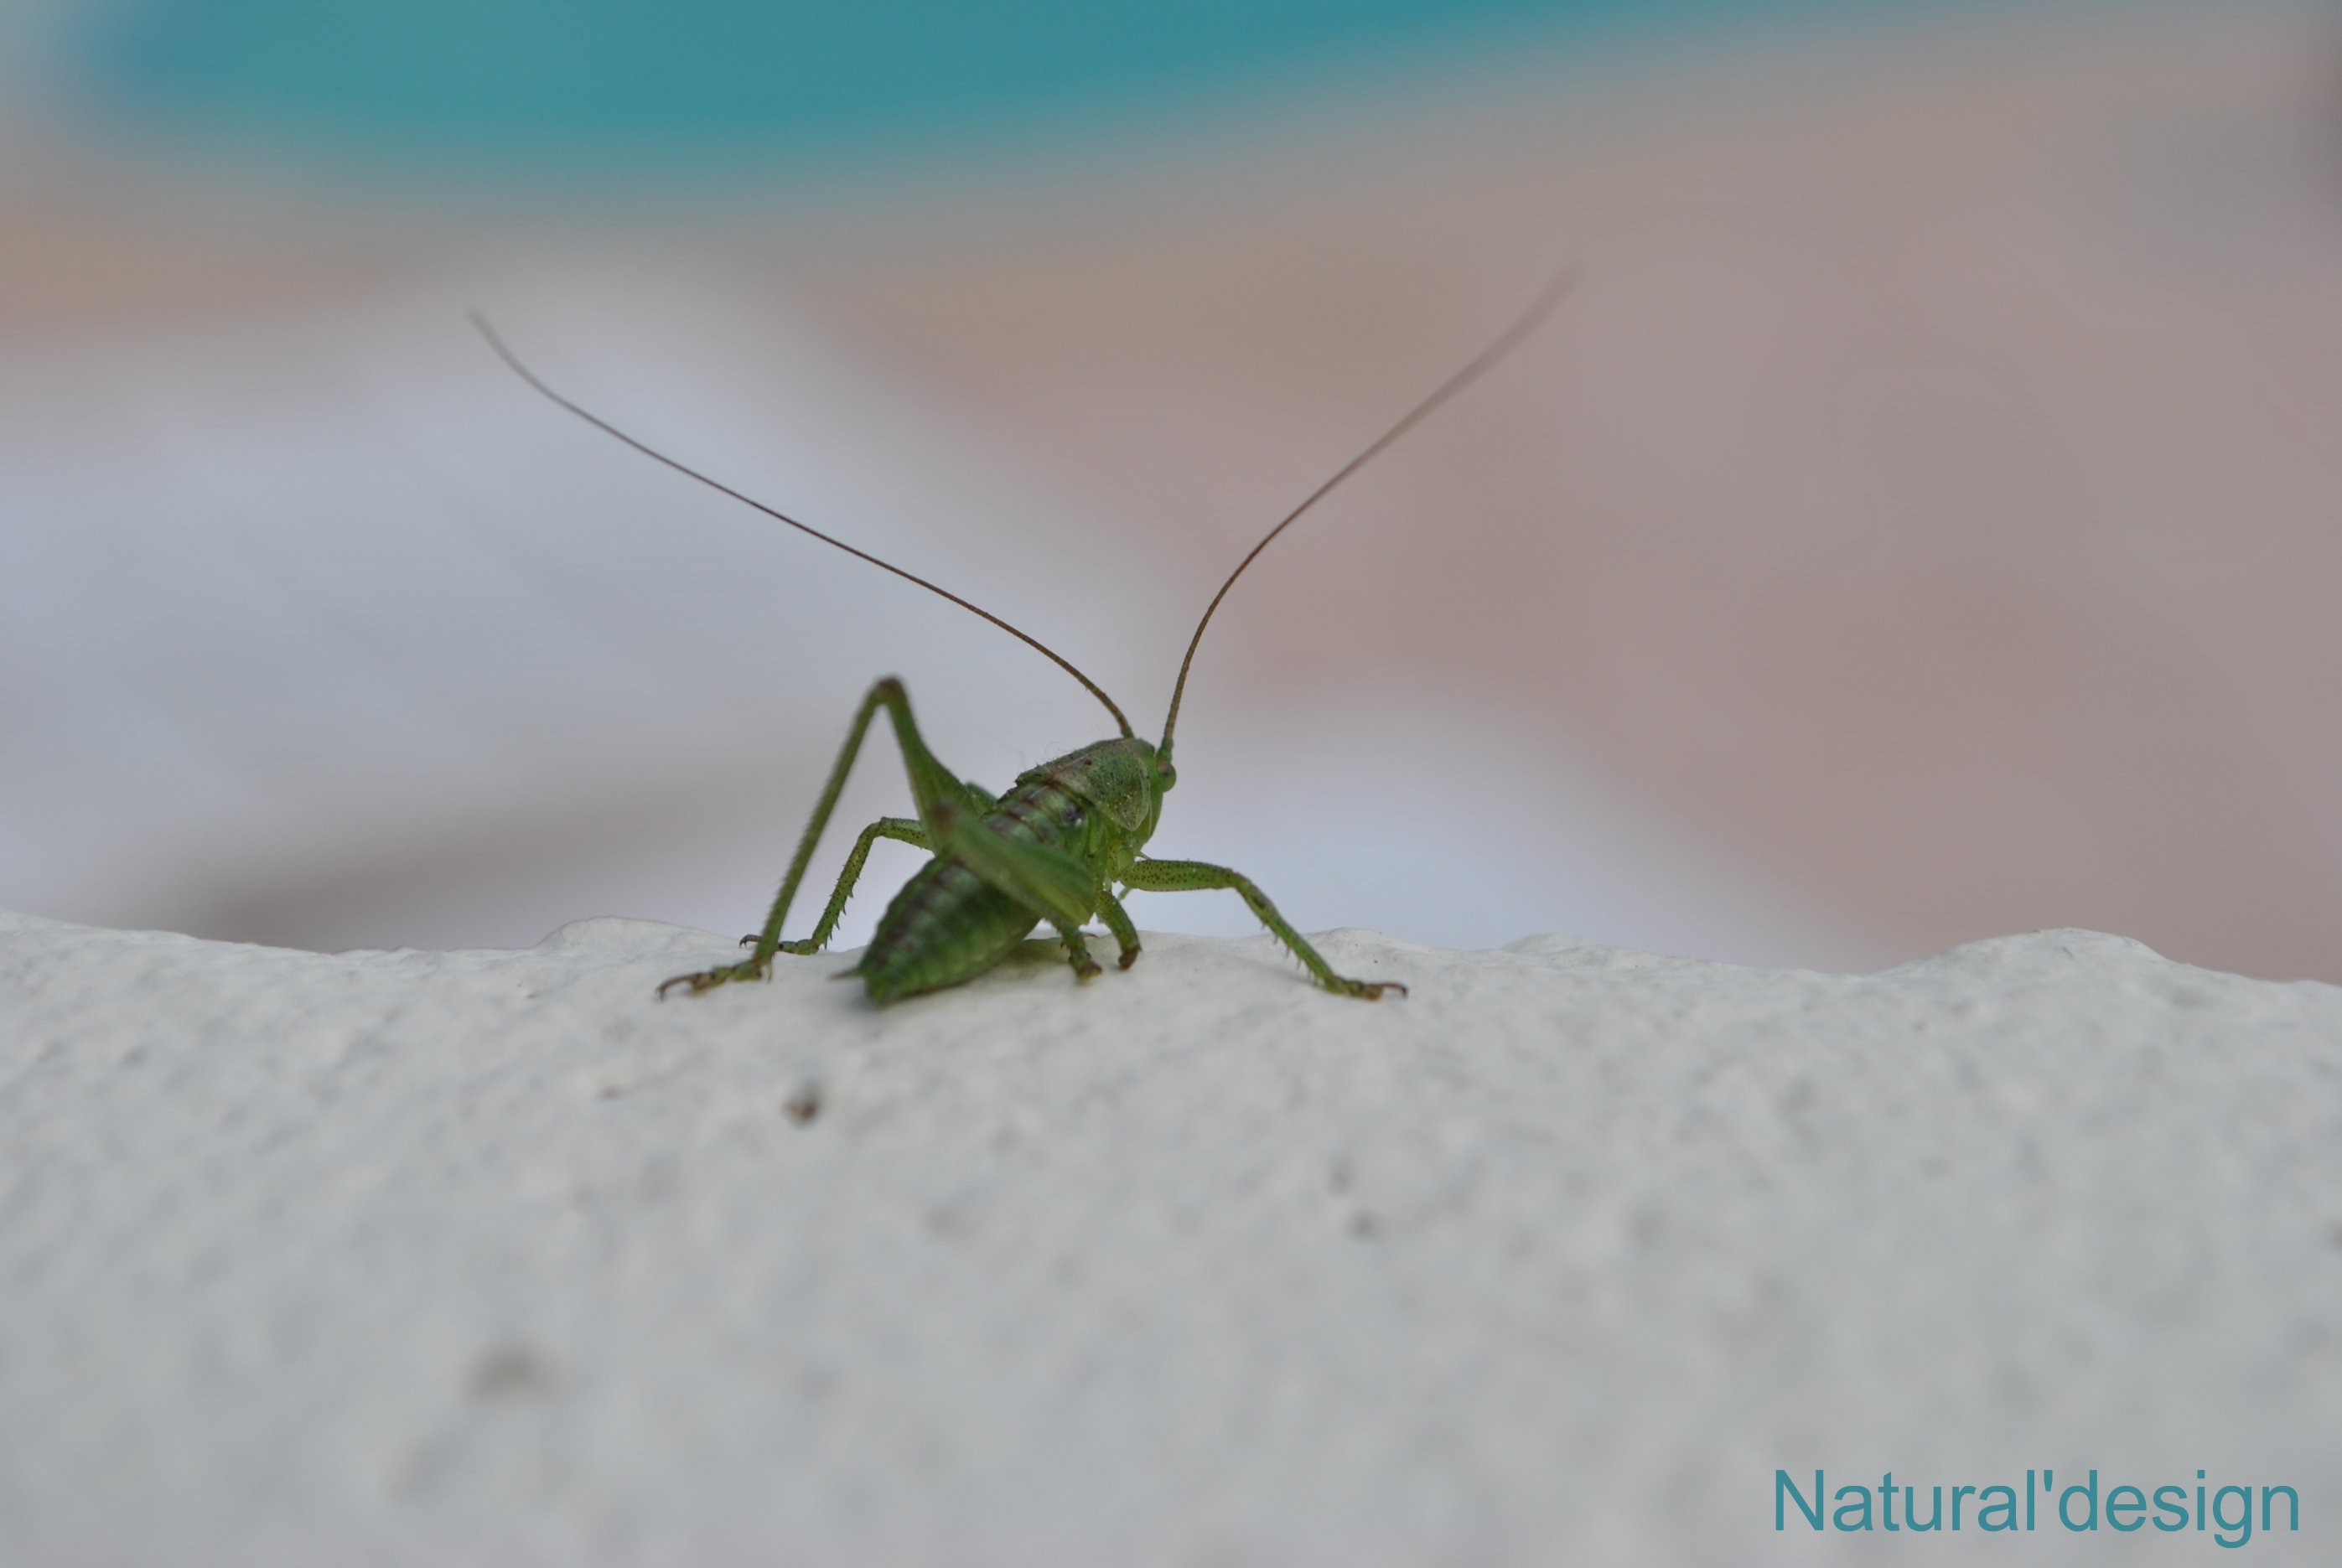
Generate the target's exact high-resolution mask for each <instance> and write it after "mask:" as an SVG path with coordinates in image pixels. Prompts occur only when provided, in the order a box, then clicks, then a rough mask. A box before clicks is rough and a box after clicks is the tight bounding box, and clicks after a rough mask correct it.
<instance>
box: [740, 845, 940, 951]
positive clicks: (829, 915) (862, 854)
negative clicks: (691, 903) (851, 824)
mask: <svg viewBox="0 0 2342 1568" xmlns="http://www.w3.org/2000/svg"><path fill="white" fill-rule="evenodd" d="M882 838H891V839H893V840H894V841H895V842H896V843H897V844H909V845H910V846H911V847H912V848H914V849H925V848H926V847H927V830H926V829H925V828H923V827H921V826H920V825H919V824H918V822H917V820H916V818H913V817H907V816H882V817H880V818H879V819H878V820H877V821H876V822H874V823H872V824H870V825H869V826H868V827H866V828H864V829H863V830H862V836H861V837H859V838H857V839H856V840H855V841H854V853H853V854H849V855H847V856H846V867H845V869H844V870H842V871H840V872H839V873H838V874H837V886H836V890H835V891H833V892H832V893H831V894H830V895H829V907H828V908H826V909H825V910H823V911H822V912H821V919H820V920H819V921H817V922H816V923H815V925H814V928H813V934H812V935H811V936H807V937H804V938H801V939H800V940H798V941H796V942H784V943H782V944H780V948H779V951H780V952H783V953H791V954H796V955H797V956H799V957H806V956H808V955H810V954H816V953H819V952H820V951H821V950H822V949H823V948H825V947H826V946H828V945H829V937H830V934H831V933H832V932H834V931H836V929H837V921H838V917H839V916H840V915H842V914H845V913H846V900H847V899H849V898H851V897H853V896H854V884H856V883H857V882H859V881H860V880H861V879H862V867H863V864H864V863H865V862H866V861H868V860H869V858H870V846H871V845H872V844H876V842H877V841H878V840H880V839H882ZM754 944H756V937H754V936H744V937H742V938H741V939H740V945H741V946H743V947H749V946H753V945H754Z"/></svg>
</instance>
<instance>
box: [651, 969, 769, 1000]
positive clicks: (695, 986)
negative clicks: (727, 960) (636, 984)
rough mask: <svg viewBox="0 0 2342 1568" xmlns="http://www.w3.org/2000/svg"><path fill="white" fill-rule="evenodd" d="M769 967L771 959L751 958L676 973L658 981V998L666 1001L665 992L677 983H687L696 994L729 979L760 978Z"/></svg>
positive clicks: (767, 972)
mask: <svg viewBox="0 0 2342 1568" xmlns="http://www.w3.org/2000/svg"><path fill="white" fill-rule="evenodd" d="M770 969H771V960H769V959H767V960H766V962H765V963H763V964H759V963H757V962H756V960H755V959H753V958H752V959H750V960H748V962H746V964H725V965H723V966H722V967H721V968H716V969H703V970H701V971H700V972H699V973H698V974H678V975H676V977H675V978H674V979H672V980H665V981H661V982H660V983H659V988H658V994H659V1000H660V1001H662V1002H664V1001H666V994H667V992H668V991H670V990H671V989H673V988H674V987H676V986H677V985H688V986H690V987H691V989H692V991H693V993H694V994H697V993H699V992H702V991H711V990H713V989H715V988H716V986H718V985H721V984H724V983H725V982H726V981H729V980H762V979H764V978H766V975H767V974H769V973H770Z"/></svg>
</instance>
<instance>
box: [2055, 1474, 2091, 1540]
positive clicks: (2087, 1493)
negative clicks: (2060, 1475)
mask: <svg viewBox="0 0 2342 1568" xmlns="http://www.w3.org/2000/svg"><path fill="white" fill-rule="evenodd" d="M2077 1497H2087V1498H2088V1499H2089V1500H2090V1522H2089V1523H2087V1524H2077V1523H2074V1516H2073V1514H2071V1513H2067V1508H2066V1505H2067V1503H2071V1502H2072V1501H2073V1500H2074V1499H2075V1498H2077ZM2057 1520H2058V1523H2061V1524H2063V1525H2065V1527H2066V1528H2067V1529H2068V1530H2096V1529H2097V1527H2098V1473H2097V1471H2095V1470H2093V1471H2091V1472H2090V1480H2089V1483H2088V1484H2087V1486H2068V1487H2067V1488H2066V1490H2065V1491H2063V1492H2061V1493H2058V1494H2057Z"/></svg>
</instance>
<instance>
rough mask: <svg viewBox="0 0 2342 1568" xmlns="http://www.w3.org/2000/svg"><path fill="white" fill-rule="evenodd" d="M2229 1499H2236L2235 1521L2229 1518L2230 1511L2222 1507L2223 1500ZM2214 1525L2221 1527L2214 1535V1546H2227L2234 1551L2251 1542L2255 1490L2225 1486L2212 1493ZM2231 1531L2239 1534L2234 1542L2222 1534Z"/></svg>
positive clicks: (2246, 1487)
mask: <svg viewBox="0 0 2342 1568" xmlns="http://www.w3.org/2000/svg"><path fill="white" fill-rule="evenodd" d="M2227 1497H2234V1498H2235V1499H2236V1500H2237V1516H2236V1517H2235V1518H2234V1519H2231V1518H2229V1517H2228V1511H2227V1509H2226V1508H2224V1507H2222V1506H2221V1500H2222V1499H2224V1498H2227ZM2212 1523H2215V1524H2217V1525H2218V1526H2219V1530H2217V1531H2215V1532H2214V1533H2213V1535H2212V1543H2213V1544H2214V1545H2217V1546H2226V1547H2227V1548H2229V1549H2230V1550H2231V1551H2233V1550H2235V1549H2236V1548H2237V1547H2239V1546H2242V1545H2243V1544H2244V1543H2246V1542H2247V1541H2250V1540H2251V1539H2252V1538H2253V1489H2252V1488H2251V1487H2249V1486H2223V1487H2222V1488H2220V1490H2219V1491H2217V1492H2215V1493H2212ZM2230 1530H2233V1531H2236V1532H2237V1538H2236V1539H2235V1540H2233V1541H2231V1540H2229V1539H2228V1537H2227V1535H2226V1534H2225V1533H2222V1532H2225V1531H2230Z"/></svg>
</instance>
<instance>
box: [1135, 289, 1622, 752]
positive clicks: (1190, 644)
mask: <svg viewBox="0 0 2342 1568" xmlns="http://www.w3.org/2000/svg"><path fill="white" fill-rule="evenodd" d="M1576 282H1577V269H1576V267H1574V266H1568V267H1564V268H1562V269H1561V271H1559V272H1557V273H1556V274H1555V275H1553V280H1552V281H1551V282H1549V283H1547V284H1546V285H1545V288H1544V290H1543V292H1541V293H1540V294H1538V295H1537V296H1536V302H1535V303H1534V304H1532V305H1530V306H1529V307H1528V309H1527V310H1526V311H1524V312H1522V313H1521V316H1520V319H1519V320H1517V321H1516V322H1514V323H1513V325H1510V326H1508V327H1506V329H1505V331H1504V335H1503V336H1501V337H1499V338H1497V339H1496V342H1494V343H1492V344H1490V345H1488V346H1487V347H1486V348H1484V349H1482V350H1481V351H1480V352H1479V355H1477V356H1476V358H1474V359H1473V361H1472V363H1471V364H1469V365H1466V366H1465V367H1464V368H1463V369H1461V370H1459V371H1457V372H1456V374H1455V375H1451V376H1449V377H1448V378H1447V379H1446V381H1445V382H1443V383H1442V384H1441V385H1440V386H1439V389H1438V390H1437V391H1436V392H1434V393H1433V394H1431V395H1430V396H1428V397H1426V398H1425V399H1424V400H1423V401H1422V402H1421V403H1418V404H1416V405H1415V406H1414V407H1413V408H1412V409H1410V410H1408V412H1407V415H1406V418H1404V419H1402V420H1400V421H1399V422H1398V423H1397V424H1394V425H1392V426H1391V427H1390V428H1389V429H1388V430H1386V431H1384V432H1383V433H1382V434H1381V435H1379V436H1377V437H1376V439H1375V443H1374V444H1373V445H1371V446H1369V447H1367V448H1366V450H1365V451H1364V452H1361V453H1359V454H1357V455H1356V457H1353V458H1351V459H1350V461H1349V462H1347V463H1346V464H1343V465H1342V469H1341V472H1340V473H1338V474H1335V475H1334V477H1333V478H1331V479H1328V480H1327V481H1326V483H1325V484H1320V485H1319V486H1317V488H1316V489H1315V490H1313V491H1311V492H1310V493H1309V498H1308V499H1307V500H1306V501H1304V502H1303V503H1302V504H1300V505H1298V506H1296V507H1295V508H1294V509H1293V510H1292V511H1290V512H1288V513H1286V514H1285V521H1284V522H1282V523H1279V524H1277V525H1276V527H1274V528H1272V529H1270V530H1269V531H1268V532H1267V533H1266V534H1262V535H1261V540H1260V543H1259V544H1256V545H1254V546H1253V547H1252V552H1251V554H1247V555H1246V557H1245V558H1244V559H1243V560H1241V561H1239V562H1237V563H1236V570H1235V571H1233V572H1231V573H1229V574H1228V580H1227V581H1226V582H1225V583H1223V584H1220V591H1219V592H1218V593H1216V594H1213V595H1212V602H1211V603H1210V604H1206V606H1205V607H1204V618H1203V619H1202V620H1200V621H1198V622H1196V634H1195V635H1194V636H1193V637H1190V638H1189V639H1188V640H1187V656H1186V658H1184V659H1181V660H1180V661H1179V683H1178V684H1176V685H1175V686H1173V687H1172V688H1171V713H1170V714H1169V716H1168V717H1166V719H1164V721H1163V739H1162V741H1161V742H1160V743H1159V744H1157V746H1156V751H1157V752H1158V753H1160V754H1162V755H1163V756H1164V757H1166V758H1168V757H1169V756H1170V754H1171V731H1172V728H1173V727H1174V726H1175V725H1176V724H1178V722H1179V700H1180V698H1181V697H1183V696H1185V695H1186V691H1187V670H1188V668H1189V666H1191V665H1192V664H1195V662H1196V645H1197V644H1200V643H1202V642H1203V640H1204V628H1205V627H1206V626H1208V625H1210V624H1212V612H1213V611H1215V610H1216V609H1218V608H1219V607H1220V601H1221V600H1223V599H1225V598H1226V597H1227V596H1228V590H1229V589H1231V588H1233V587H1235V586H1236V579H1237V578H1239V577H1241V576H1243V575H1244V574H1245V568H1246V567H1247V566H1249V565H1251V564H1253V562H1254V560H1255V559H1256V557H1258V555H1259V554H1260V553H1261V552H1262V551H1263V550H1266V549H1267V548H1268V546H1269V543H1270V541H1272V540H1274V539H1275V538H1276V536H1277V535H1278V534H1282V533H1284V532H1285V531H1286V529H1287V528H1290V527H1292V526H1293V524H1295V523H1296V521H1298V520H1299V518H1300V516H1301V514H1303V513H1304V512H1306V511H1308V510H1309V508H1311V507H1312V506H1315V505H1316V504H1317V503H1319V502H1320V501H1323V500H1324V499H1326V494H1327V493H1328V492H1330V491H1331V490H1332V489H1333V488H1334V486H1336V484H1340V483H1342V481H1343V480H1345V479H1347V478H1348V477H1349V476H1350V475H1351V474H1356V472H1357V471H1358V470H1359V469H1361V468H1364V467H1365V466H1366V464H1367V463H1368V462H1369V461H1371V460H1372V459H1373V458H1374V456H1375V455H1376V454H1377V453H1379V452H1381V451H1382V450H1383V448H1385V447H1386V446H1388V445H1389V444H1391V443H1392V442H1394V441H1396V440H1397V439H1398V438H1399V437H1400V436H1402V435H1405V434H1406V433H1407V432H1408V431H1410V430H1412V429H1414V428H1415V427H1416V425H1417V424H1421V423H1423V421H1424V420H1425V419H1426V418H1427V417H1428V416H1429V415H1430V414H1431V412H1432V411H1433V410H1434V409H1436V408H1437V407H1438V406H1439V405H1440V404H1443V403H1445V402H1446V401H1447V400H1448V399H1449V398H1451V397H1453V396H1455V395H1456V394H1457V393H1459V392H1461V391H1463V390H1464V389H1465V388H1466V387H1467V386H1469V385H1472V384H1473V383H1474V382H1476V381H1477V380H1479V379H1480V377H1481V376H1482V375H1486V373H1487V372H1488V371H1490V370H1492V369H1494V368H1495V367H1496V362H1497V361H1499V360H1501V359H1503V358H1504V357H1505V355H1508V354H1510V353H1512V352H1513V350H1515V349H1516V348H1518V347H1519V346H1520V345H1521V344H1522V342H1523V341H1524V340H1525V339H1526V338H1527V336H1528V335H1529V334H1531V333H1533V332H1535V331H1536V329H1537V328H1538V327H1539V326H1541V325H1544V323H1545V318H1546V316H1548V315H1552V314H1553V309H1554V306H1556V305H1559V304H1560V303H1561V301H1562V296H1563V295H1566V294H1567V293H1569V291H1570V288H1571V285H1575V284H1576Z"/></svg>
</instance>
